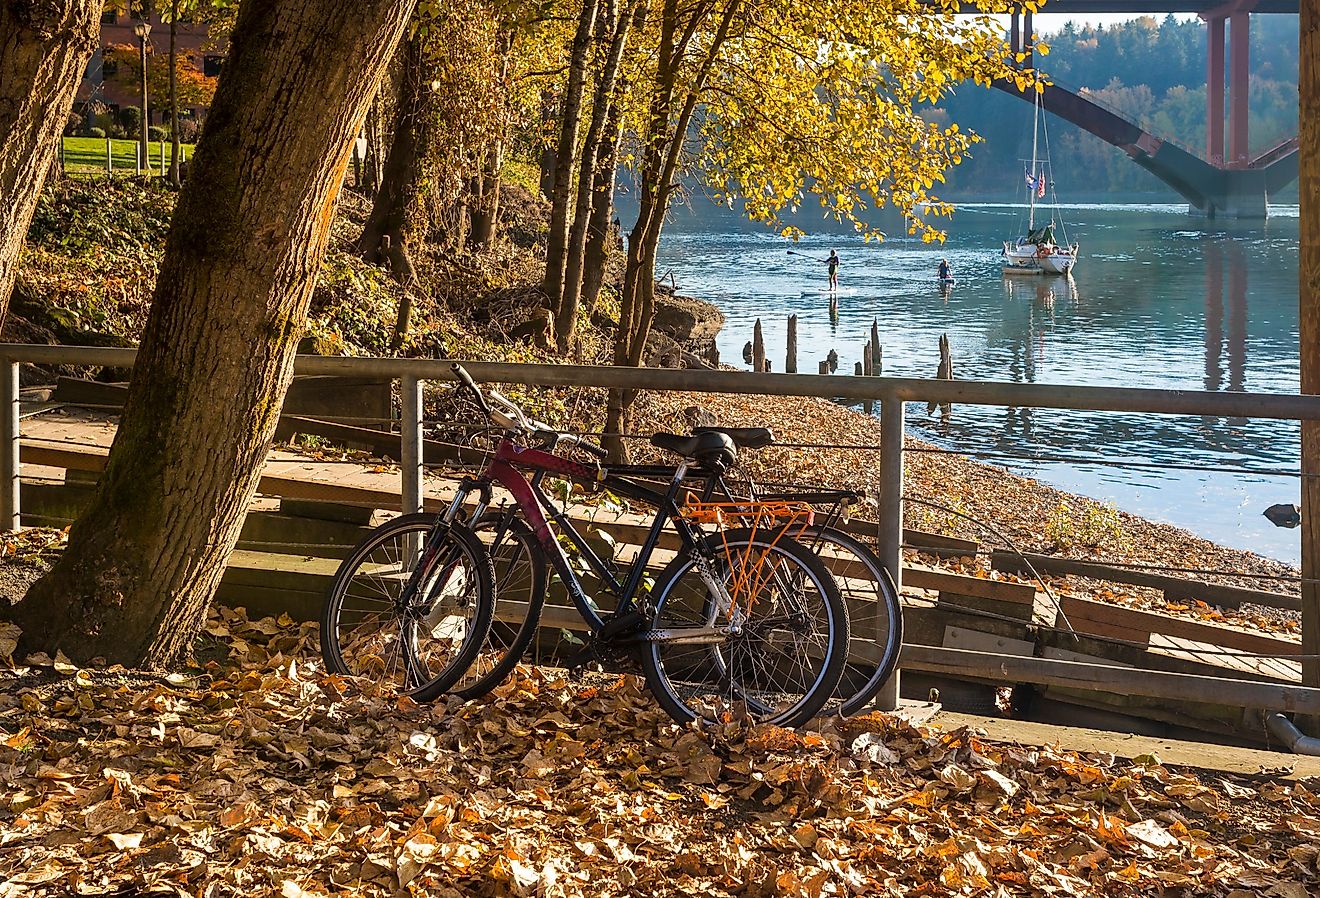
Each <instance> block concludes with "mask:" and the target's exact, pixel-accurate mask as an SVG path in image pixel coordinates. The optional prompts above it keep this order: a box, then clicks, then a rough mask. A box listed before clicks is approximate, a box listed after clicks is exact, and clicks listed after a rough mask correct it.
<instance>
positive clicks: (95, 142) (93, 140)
mask: <svg viewBox="0 0 1320 898" xmlns="http://www.w3.org/2000/svg"><path fill="white" fill-rule="evenodd" d="M105 145H106V140H105V138H104V137H66V138H64V166H65V168H66V169H68V170H69V171H98V172H103V171H105ZM161 147H162V145H161V143H160V141H153V142H152V143H151V150H150V153H149V155H150V159H151V165H152V168H153V169H154V170H155V171H160V160H161V152H162V149H161ZM137 148H138V142H137V141H136V140H111V141H110V152H111V153H112V155H113V157H114V169H115V171H124V172H130V171H133V170H134V169H135V168H136V167H137ZM180 149H181V150H182V153H183V158H184V159H191V158H192V154H193V144H190V143H185V144H183V145H182V146H181V147H180ZM164 153H165V159H166V160H167V162H166V164H168V160H169V158H170V144H169V142H168V141H166V142H165V144H164Z"/></svg>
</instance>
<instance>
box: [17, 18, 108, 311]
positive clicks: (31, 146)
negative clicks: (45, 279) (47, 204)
mask: <svg viewBox="0 0 1320 898" xmlns="http://www.w3.org/2000/svg"><path fill="white" fill-rule="evenodd" d="M103 5H104V4H103V2H102V0H47V2H43V3H31V2H25V0H0V323H3V322H4V319H5V313H6V312H7V311H8V310H9V294H10V293H11V292H12V291H13V288H14V278H15V277H17V275H18V254H19V252H20V251H21V250H22V249H23V241H24V240H25V239H26V238H27V232H28V225H29V224H31V223H32V212H33V211H34V210H35V209H36V208H37V199H38V197H40V196H41V188H42V185H43V184H45V181H46V173H47V171H49V170H50V167H51V163H52V162H54V160H55V159H56V158H57V157H58V155H59V141H60V135H61V134H62V133H63V132H64V124H65V122H66V121H68V118H69V110H70V109H71V108H72V107H73V97H74V94H75V93H76V92H77V90H78V80H79V79H80V78H81V77H82V73H83V70H84V69H86V68H87V61H88V60H89V59H91V58H92V51H93V50H94V49H96V36H97V33H98V31H99V29H100V21H101V10H102V8H103Z"/></svg>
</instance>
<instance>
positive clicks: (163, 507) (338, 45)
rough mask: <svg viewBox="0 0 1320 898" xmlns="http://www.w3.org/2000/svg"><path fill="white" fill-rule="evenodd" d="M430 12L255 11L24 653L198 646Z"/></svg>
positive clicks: (400, 6)
mask: <svg viewBox="0 0 1320 898" xmlns="http://www.w3.org/2000/svg"><path fill="white" fill-rule="evenodd" d="M413 6H414V3H412V2H408V0H402V2H400V0H358V2H355V3H344V2H342V0H271V2H264V3H244V4H242V6H241V7H240V8H239V12H238V19H237V23H236V25H235V28H234V32H233V37H232V42H231V45H230V51H229V56H228V59H227V61H226V63H225V69H224V73H223V75H222V76H221V79H220V85H219V89H218V90H217V92H216V97H215V102H214V104H213V105H212V107H211V113H210V116H209V118H208V120H207V124H206V130H205V132H204V134H203V137H202V141H201V143H200V144H199V146H198V148H197V153H196V155H195V156H194V158H193V162H192V171H191V174H190V176H189V178H188V181H187V183H186V184H185V185H184V188H183V192H182V194H181V195H180V198H179V204H178V207H177V209H176V211H175V214H174V220H173V223H172V226H171V229H170V234H169V238H168V240H167V243H166V248H165V257H164V260H163V261H162V263H161V270H160V275H159V278H158V281H157V285H156V292H155V296H154V299H153V303H152V307H151V313H150V315H149V317H148V320H147V325H146V328H145V331H144V333H143V337H142V343H141V348H140V349H139V352H138V361H137V366H136V368H135V369H134V372H133V380H132V384H131V387H130V390H129V395H128V401H127V404H126V406H125V408H124V412H123V416H122V419H121V422H120V426H119V432H118V434H117V435H116V438H115V442H114V446H113V447H112V448H111V451H110V457H109V460H108V463H107V466H106V469H105V473H104V474H103V475H102V477H101V481H100V484H99V485H98V487H97V490H96V493H95V494H94V496H93V498H92V501H91V504H90V506H89V507H88V509H87V511H86V512H85V513H84V514H83V516H82V517H81V518H79V519H78V521H77V522H76V523H75V524H74V525H73V529H72V530H71V531H70V534H69V544H68V548H67V549H66V551H65V553H64V555H63V557H61V558H60V560H59V561H58V562H57V563H56V564H55V566H54V568H52V570H51V571H50V573H48V574H47V575H46V576H45V577H43V578H42V579H41V580H40V581H38V582H37V583H36V584H35V585H34V586H33V587H32V589H31V590H30V591H29V593H28V595H27V597H26V598H25V599H24V601H22V602H20V603H19V604H17V605H16V606H13V607H12V608H11V609H8V611H7V612H5V613H6V615H7V616H9V617H11V618H13V619H14V620H15V621H16V622H17V623H18V624H19V625H20V626H21V627H22V628H23V636H22V639H21V643H20V651H21V652H28V651H37V650H41V651H46V652H50V653H52V654H53V653H54V651H55V650H56V649H62V650H63V651H64V652H65V653H66V654H68V655H69V657H71V658H73V659H74V660H76V661H86V660H88V659H90V658H95V657H98V656H99V657H103V658H105V659H107V660H108V661H112V662H121V663H125V664H130V665H136V666H142V667H160V666H164V665H167V664H169V663H170V662H171V661H173V660H174V659H175V658H177V657H178V656H179V655H180V654H182V653H184V652H185V651H187V649H188V647H189V645H190V644H191V642H192V639H193V637H194V636H195V634H196V633H197V631H198V629H199V627H200V626H201V624H202V623H203V621H204V620H205V614H206V609H207V605H208V604H209V603H210V601H211V598H212V596H213V595H214V593H215V589H216V587H217V586H218V584H219V582H220V577H221V574H222V573H223V571H224V566H225V562H226V560H227V559H228V557H229V553H230V552H231V550H232V549H233V547H234V544H235V542H236V541H237V538H238V532H239V528H240V527H241V525H242V522H243V517H244V514H245V513H246V511H247V508H248V504H249V502H250V501H251V499H252V496H253V494H254V493H255V492H256V487H257V483H258V480H259V478H260V475H261V469H262V466H263V463H264V461H265V458H266V453H267V451H268V450H269V448H270V443H271V438H272V436H273V434H274V430H275V424H276V421H277V419H278V415H279V409H280V405H281V403H282V401H283V397H284V392H285V390H286V389H287V387H288V384H289V381H290V379H291V377H292V373H293V359H294V352H295V349H296V346H297V341H298V337H299V335H300V334H301V332H302V329H303V325H304V322H305V320H306V315H307V305H308V301H309V298H310V296H311V292H312V287H313V284H314V281H315V279H316V275H317V271H318V269H319V267H320V264H321V261H322V258H323V257H324V254H325V246H326V241H327V238H328V236H329V232H330V225H331V222H332V220H333V218H334V205H335V197H336V196H337V194H338V192H339V188H340V186H341V184H342V182H343V178H344V172H345V170H346V168H347V166H348V160H349V153H350V148H351V139H352V137H353V135H354V133H355V132H356V131H357V128H358V126H359V125H360V123H361V121H362V118H363V116H364V115H365V113H366V110H367V107H368V106H369V104H370V103H371V98H372V96H373V95H374V94H375V92H376V89H377V87H378V85H379V82H380V79H381V76H382V74H383V73H384V70H385V67H386V64H387V62H388V60H389V57H390V55H391V53H392V52H393V51H394V48H395V46H396V45H397V43H398V40H399V37H400V35H401V34H402V32H403V29H404V26H405V24H406V22H407V20H408V17H409V15H410V14H411V12H412V8H413Z"/></svg>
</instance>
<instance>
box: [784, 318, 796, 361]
mask: <svg viewBox="0 0 1320 898" xmlns="http://www.w3.org/2000/svg"><path fill="white" fill-rule="evenodd" d="M784 373H785V374H797V316H796V315H789V316H788V354H787V355H786V356H785V358H784Z"/></svg>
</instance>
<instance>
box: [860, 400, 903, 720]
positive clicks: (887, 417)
mask: <svg viewBox="0 0 1320 898" xmlns="http://www.w3.org/2000/svg"><path fill="white" fill-rule="evenodd" d="M878 498H879V507H878V508H877V509H876V511H877V517H878V518H879V523H878V524H877V525H876V526H877V532H876V539H877V544H876V547H877V548H878V549H879V556H880V562H881V563H882V564H883V565H884V566H885V570H887V571H889V576H891V577H893V578H894V588H895V589H897V590H900V591H901V590H902V588H903V400H901V399H899V398H897V397H896V396H894V395H893V394H892V393H890V394H887V395H886V396H885V397H884V398H883V399H881V400H880V495H879V497H878ZM877 619H878V618H877ZM865 635H867V636H871V635H874V637H875V638H876V639H877V641H878V640H879V639H880V638H881V635H880V634H878V633H877V634H869V633H868V634H865ZM899 660H900V662H901V661H902V656H901V655H900V656H899ZM899 673H900V671H899V670H898V669H895V670H894V675H893V676H892V677H890V678H889V680H888V681H886V682H885V685H884V687H883V688H882V689H881V690H880V692H879V693H878V694H877V695H876V697H875V707H876V708H878V709H879V710H881V711H893V710H894V709H896V708H897V707H898V681H899Z"/></svg>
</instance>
